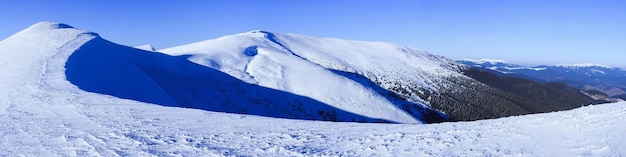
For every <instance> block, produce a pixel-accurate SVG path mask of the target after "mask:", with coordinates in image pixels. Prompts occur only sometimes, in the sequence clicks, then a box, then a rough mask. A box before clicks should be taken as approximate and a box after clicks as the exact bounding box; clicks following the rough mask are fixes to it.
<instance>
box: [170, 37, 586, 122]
mask: <svg viewBox="0 0 626 157" xmlns="http://www.w3.org/2000/svg"><path fill="white" fill-rule="evenodd" d="M159 52H163V53H165V54H169V55H174V56H186V57H188V58H189V60H191V61H193V62H195V63H198V64H200V65H204V66H206V67H210V68H213V69H217V70H220V71H222V72H224V73H227V74H229V75H231V76H233V77H236V78H238V79H241V80H243V81H245V82H248V83H252V84H258V85H260V86H263V87H268V88H272V89H276V90H280V91H285V92H289V93H295V94H298V95H303V96H306V97H310V98H313V99H315V100H319V101H321V102H323V103H326V104H332V105H333V106H336V107H337V108H340V109H344V110H346V111H349V112H353V113H357V114H365V115H367V114H374V113H380V112H382V111H381V110H372V111H362V110H364V109H365V110H367V108H370V107H372V105H374V106H395V107H396V108H398V109H400V110H402V111H403V112H405V113H407V114H409V115H411V116H412V117H414V118H416V119H421V120H423V121H426V122H440V121H442V120H444V121H445V120H446V119H447V120H453V121H456V120H476V119H485V118H496V117H504V116H511V115H520V114H527V113H537V112H549V111H556V110H564V109H571V108H574V107H579V106H581V105H587V104H589V103H588V102H586V101H577V102H574V103H573V104H567V105H565V106H567V107H555V106H553V105H548V104H545V102H542V101H543V100H545V99H542V98H537V99H536V101H534V102H529V101H525V100H523V99H524V98H523V96H520V95H517V94H515V93H511V92H510V91H502V90H500V89H495V88H493V87H490V86H488V85H486V84H484V83H481V82H479V81H477V80H475V79H473V78H470V77H467V76H465V75H464V73H465V71H466V70H468V69H469V68H468V67H467V66H465V65H462V64H459V63H457V62H455V61H453V60H450V59H448V58H445V57H443V56H437V55H433V54H430V53H427V52H425V51H423V50H419V49H414V48H408V47H404V46H400V45H396V44H390V43H384V42H365V41H352V40H343V39H336V38H318V37H311V36H305V35H299V34H280V33H272V32H267V31H251V32H246V33H241V34H236V35H230V36H225V37H221V38H218V39H212V40H206V41H201V42H197V43H192V44H188V45H182V46H177V47H173V48H168V49H163V50H159ZM538 89H541V88H538ZM364 96H365V97H364ZM365 106H369V107H365ZM546 106H551V107H546ZM364 107H365V108H364ZM392 112H395V111H392ZM440 113H443V114H445V116H441V114H440Z"/></svg>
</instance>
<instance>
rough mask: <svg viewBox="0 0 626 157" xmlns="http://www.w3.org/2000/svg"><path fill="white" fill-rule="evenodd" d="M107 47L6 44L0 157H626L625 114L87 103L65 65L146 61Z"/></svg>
mask: <svg viewBox="0 0 626 157" xmlns="http://www.w3.org/2000/svg"><path fill="white" fill-rule="evenodd" d="M109 44H112V43H108V42H105V41H104V40H103V39H100V37H99V36H97V34H95V33H92V32H88V31H83V30H78V29H73V28H71V27H70V26H68V25H64V24H58V23H51V22H42V23H38V24H35V25H33V26H31V27H29V28H27V29H26V30H24V31H21V32H19V33H17V34H15V35H13V36H11V37H9V38H7V39H5V40H2V41H0V55H1V56H2V57H0V65H1V66H0V71H2V73H0V81H1V82H2V83H1V84H0V126H1V127H0V130H1V131H0V132H2V133H0V156H623V155H624V154H626V151H625V150H626V145H625V144H624V143H623V141H622V139H624V138H626V134H624V132H625V131H626V127H625V126H626V103H615V104H605V105H598V106H588V107H583V108H579V109H575V110H572V111H564V112H556V113H548V114H538V115H528V116H518V117H509V118H502V119H495V120H483V121H475V122H459V123H442V124H432V125H410V124H362V123H335V122H320V121H305V120H290V119H277V118H268V117H259V116H251V115H244V114H229V113H221V112H210V111H204V110H196V109H186V108H178V107H168V106H162V105H155V104H149V103H143V102H138V101H133V100H128V99H120V98H117V97H112V96H109V95H104V94H97V93H92V92H87V91H84V90H81V89H80V88H78V87H77V86H76V85H74V84H72V83H70V82H69V81H67V79H66V78H67V76H66V72H67V70H69V69H73V68H75V67H72V66H69V65H67V64H69V62H70V61H69V60H72V58H73V59H79V60H83V59H88V58H89V56H91V55H94V54H90V53H93V52H92V51H93V49H91V47H90V46H98V45H100V46H106V47H99V48H107V47H108V48H107V49H118V48H119V49H121V50H125V51H123V52H116V51H106V52H108V53H110V55H111V56H116V55H120V56H121V57H120V56H118V57H111V56H109V58H108V59H111V58H117V59H120V60H121V59H128V60H127V61H129V62H130V61H132V59H137V58H132V57H130V58H129V57H128V56H126V57H124V55H126V54H122V53H132V54H131V55H130V56H132V55H139V54H142V53H140V52H143V53H144V54H145V53H148V54H149V53H150V52H146V51H140V50H137V51H139V52H136V51H131V50H126V49H127V48H128V47H123V46H122V47H123V48H122V47H118V46H119V45H117V46H115V45H109ZM109 46H111V47H109ZM87 50H89V51H87ZM78 53H82V54H83V56H82V57H78V58H76V56H75V55H76V54H78ZM137 53H138V54H137ZM86 54H89V55H86ZM146 56H150V55H146ZM146 56H144V57H146ZM83 57H84V58H83ZM100 57H103V56H100ZM151 57H154V58H152V59H155V58H156V59H159V58H160V57H156V56H151ZM161 57H163V56H161ZM163 58H168V57H163ZM163 58H161V59H163ZM103 59H107V58H103ZM181 60H185V59H181ZM71 62H74V61H71ZM74 63H76V62H74ZM87 63H89V62H87ZM87 63H84V64H87ZM119 63H122V62H119ZM135 63H136V62H135ZM157 63H159V62H157ZM84 66H89V65H84ZM107 66H111V65H107ZM136 75H139V74H136ZM137 77H139V76H137ZM137 79H139V78H137Z"/></svg>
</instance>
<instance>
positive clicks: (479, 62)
mask: <svg viewBox="0 0 626 157" xmlns="http://www.w3.org/2000/svg"><path fill="white" fill-rule="evenodd" d="M461 61H467V62H474V63H476V64H485V63H489V64H492V65H495V64H510V63H509V62H507V61H504V60H501V59H467V58H464V59H461Z"/></svg>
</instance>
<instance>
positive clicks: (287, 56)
mask: <svg viewBox="0 0 626 157" xmlns="http://www.w3.org/2000/svg"><path fill="white" fill-rule="evenodd" d="M159 52H164V53H166V54H170V55H175V56H186V55H188V56H190V57H189V60H191V61H193V62H195V63H198V64H200V65H204V66H207V67H210V68H213V69H217V70H220V71H222V72H224V73H228V74H229V75H231V76H233V77H236V78H238V79H241V80H243V81H245V82H248V83H252V84H258V85H260V86H263V87H268V88H272V89H276V90H281V91H286V92H289V93H294V94H298V95H303V96H306V97H310V98H313V99H315V100H318V101H320V102H323V103H325V104H329V105H333V106H334V107H337V108H339V109H342V110H345V111H348V112H352V113H356V114H359V115H364V116H368V117H379V118H383V119H390V118H385V117H393V119H390V120H392V121H397V122H403V123H416V122H419V121H421V117H420V116H421V115H420V111H416V112H413V115H409V114H408V113H406V112H405V111H403V110H402V109H401V107H399V104H398V103H396V102H399V103H405V104H408V103H407V102H402V101H396V100H389V99H387V98H386V97H383V96H382V95H380V94H379V93H377V91H376V90H373V89H372V88H370V85H369V84H367V83H365V84H364V83H362V82H359V81H357V80H355V79H356V78H353V79H351V78H350V77H346V76H343V75H340V74H338V73H340V72H341V71H333V70H332V69H327V68H326V67H323V66H319V65H317V64H315V63H312V62H310V61H308V60H304V59H302V58H300V56H298V55H294V54H293V52H291V51H290V50H288V49H286V48H285V47H283V46H282V45H280V43H277V42H274V41H272V39H271V38H268V33H267V32H262V31H253V32H248V33H242V34H237V35H232V36H225V37H222V38H218V39H214V40H207V41H202V42H198V43H193V44H189V45H183V46H179V47H175V48H169V49H164V50H159ZM345 75H349V74H345ZM367 81H369V80H367ZM380 90H384V89H380ZM424 107H427V106H418V107H416V108H424ZM379 115H385V117H380V116H379Z"/></svg>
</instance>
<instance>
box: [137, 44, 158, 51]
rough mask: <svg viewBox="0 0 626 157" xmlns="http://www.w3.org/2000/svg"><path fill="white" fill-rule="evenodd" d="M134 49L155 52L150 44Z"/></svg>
mask: <svg viewBox="0 0 626 157" xmlns="http://www.w3.org/2000/svg"><path fill="white" fill-rule="evenodd" d="M135 48H137V49H141V50H146V51H156V49H154V47H153V46H152V45H150V44H146V45H140V46H135Z"/></svg>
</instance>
